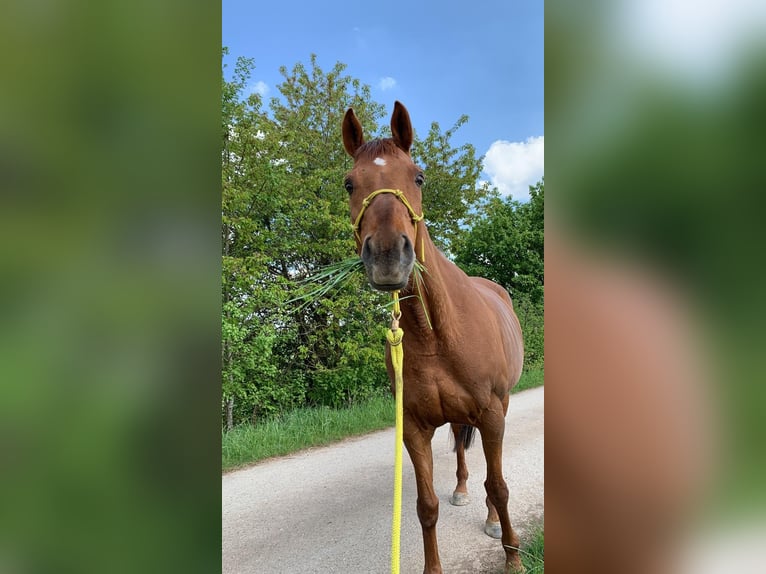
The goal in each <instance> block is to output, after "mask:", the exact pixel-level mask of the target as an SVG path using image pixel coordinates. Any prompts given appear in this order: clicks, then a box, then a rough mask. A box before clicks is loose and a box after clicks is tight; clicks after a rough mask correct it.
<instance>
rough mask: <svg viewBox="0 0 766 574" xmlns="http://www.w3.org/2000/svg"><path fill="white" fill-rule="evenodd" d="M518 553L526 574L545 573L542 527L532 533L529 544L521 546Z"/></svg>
mask: <svg viewBox="0 0 766 574" xmlns="http://www.w3.org/2000/svg"><path fill="white" fill-rule="evenodd" d="M520 552H521V562H522V563H523V564H524V567H525V568H526V569H527V574H543V573H544V572H545V535H544V532H543V528H542V527H540V528H539V529H538V530H536V531H535V532H533V533H532V536H531V537H530V540H529V542H528V543H527V544H526V545H523V546H522V548H521V550H520Z"/></svg>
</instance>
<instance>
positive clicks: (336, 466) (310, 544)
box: [222, 387, 544, 574]
mask: <svg viewBox="0 0 766 574" xmlns="http://www.w3.org/2000/svg"><path fill="white" fill-rule="evenodd" d="M543 405H544V387H539V388H536V389H531V390H527V391H523V392H521V393H519V394H516V395H512V396H511V400H510V406H509V408H508V415H507V417H506V431H505V444H504V471H505V479H506V481H507V483H508V487H509V489H510V502H509V504H508V508H509V510H510V513H511V521H512V522H513V525H514V528H515V529H516V530H517V531H518V532H519V534H520V536H521V538H522V546H523V544H524V541H525V535H526V534H527V533H528V532H529V531H530V529H531V528H534V526H535V525H537V524H540V523H541V522H542V520H543V514H544V511H543V509H544V507H543ZM476 434H477V439H476V442H475V443H474V445H473V446H472V447H471V449H470V450H469V451H468V453H467V454H468V470H469V472H470V473H471V476H470V478H469V481H468V489H469V493H470V495H471V503H470V504H469V505H468V506H461V507H456V506H452V505H450V504H449V497H450V495H451V494H452V490H453V489H454V487H455V455H454V454H453V453H452V448H451V446H452V445H451V443H450V438H451V433H450V432H449V425H444V426H443V427H441V428H439V429H437V431H436V435H435V436H434V440H433V452H434V486H435V489H436V493H437V495H438V496H439V499H440V505H439V523H438V525H437V532H438V537H439V553H440V556H441V560H442V566H443V567H444V571H445V574H490V573H491V574H496V573H499V572H502V566H503V558H504V555H503V552H502V549H501V547H500V542H499V541H498V540H493V539H491V538H489V537H488V536H486V535H485V534H484V533H483V531H482V528H483V525H484V519H485V518H486V507H485V505H484V496H485V494H484V486H483V482H484V478H485V476H484V475H485V468H484V456H483V453H482V449H481V445H480V442H479V441H480V437H479V436H478V433H476ZM393 442H394V430H393V429H388V430H385V431H380V432H376V433H373V434H369V435H366V436H363V437H359V438H355V439H349V440H346V441H343V442H341V443H338V444H335V445H332V446H329V447H322V448H316V449H310V450H307V451H303V452H301V453H297V454H294V455H290V456H286V457H281V458H278V459H272V460H269V461H265V462H262V463H259V464H256V465H255V466H252V467H250V468H246V469H243V470H238V471H235V472H231V473H228V474H226V475H224V476H223V480H222V482H223V484H222V511H223V540H222V545H223V548H222V571H223V573H224V574H297V573H304V572H305V573H307V574H330V573H333V574H362V573H374V574H385V573H386V572H389V571H390V544H391V504H392V494H393ZM402 498H403V508H402V539H401V572H402V574H416V573H420V572H422V570H423V547H422V539H421V534H420V525H419V523H418V519H417V515H416V513H415V498H416V494H415V474H414V472H413V470H412V464H411V463H410V460H409V457H408V456H407V452H406V450H405V451H404V476H403V497H402Z"/></svg>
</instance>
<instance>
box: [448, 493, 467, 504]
mask: <svg viewBox="0 0 766 574" xmlns="http://www.w3.org/2000/svg"><path fill="white" fill-rule="evenodd" d="M469 502H471V499H470V498H468V493H467V492H453V493H452V497H450V499H449V503H450V504H451V505H452V506H465V505H466V504H468V503H469Z"/></svg>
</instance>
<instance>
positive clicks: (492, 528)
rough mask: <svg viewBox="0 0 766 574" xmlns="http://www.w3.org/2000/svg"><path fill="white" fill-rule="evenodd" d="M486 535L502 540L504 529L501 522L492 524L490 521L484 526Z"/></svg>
mask: <svg viewBox="0 0 766 574" xmlns="http://www.w3.org/2000/svg"><path fill="white" fill-rule="evenodd" d="M484 534H486V535H487V536H491V537H492V538H496V539H498V540H500V539H501V538H502V537H503V529H502V528H501V527H500V523H499V522H490V521H489V520H488V521H487V522H486V523H485V524H484Z"/></svg>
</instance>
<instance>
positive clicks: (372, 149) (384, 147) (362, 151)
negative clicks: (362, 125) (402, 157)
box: [354, 138, 399, 161]
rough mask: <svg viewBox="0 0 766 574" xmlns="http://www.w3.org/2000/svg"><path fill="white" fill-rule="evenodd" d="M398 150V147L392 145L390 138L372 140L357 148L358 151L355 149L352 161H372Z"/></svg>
mask: <svg viewBox="0 0 766 574" xmlns="http://www.w3.org/2000/svg"><path fill="white" fill-rule="evenodd" d="M398 149H399V147H398V146H397V145H396V143H394V140H393V139H392V138H386V139H380V140H372V141H368V142H365V143H363V144H362V145H361V146H359V149H357V150H356V153H355V154H354V160H360V159H364V160H370V161H372V160H374V159H375V158H376V157H380V156H381V155H390V154H393V153H396V150H398Z"/></svg>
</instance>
